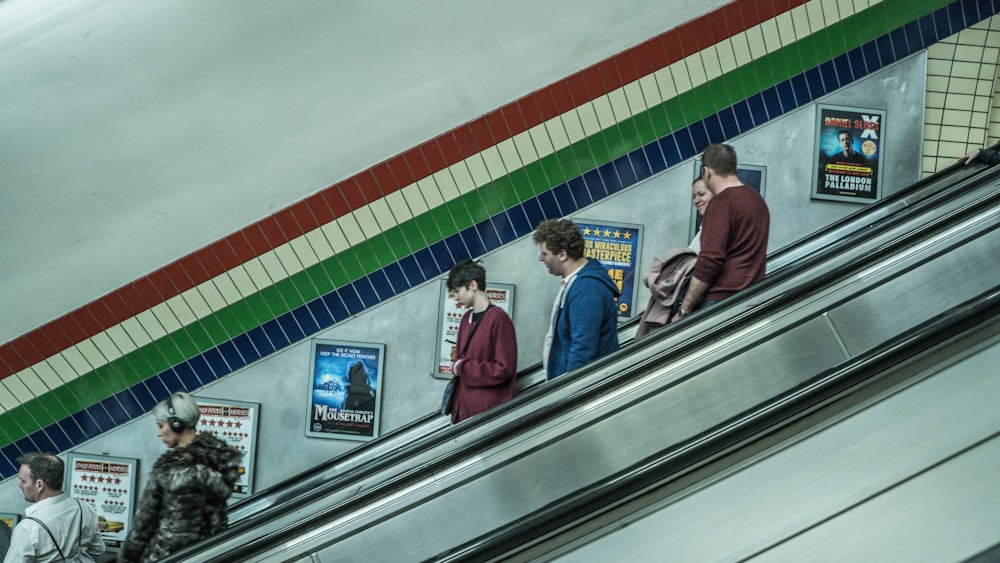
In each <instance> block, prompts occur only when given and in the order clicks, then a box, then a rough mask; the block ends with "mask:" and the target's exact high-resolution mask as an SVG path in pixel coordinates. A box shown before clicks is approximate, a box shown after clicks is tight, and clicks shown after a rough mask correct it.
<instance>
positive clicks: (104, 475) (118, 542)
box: [63, 453, 139, 550]
mask: <svg viewBox="0 0 1000 563" xmlns="http://www.w3.org/2000/svg"><path fill="white" fill-rule="evenodd" d="M138 475H139V460H138V459H131V458H121V457H108V456H103V455H88V454H76V453H71V454H69V459H68V461H67V464H66V486H65V487H64V488H63V490H64V491H65V492H66V493H68V494H69V496H70V497H72V498H75V499H79V500H80V501H82V502H85V503H87V504H89V505H90V507H91V508H93V509H94V512H96V513H97V524H98V526H99V527H100V530H101V537H103V538H104V543H105V545H107V546H108V549H109V550H117V549H120V548H121V546H122V544H123V543H125V536H126V535H127V534H128V531H129V529H130V528H131V526H132V514H133V509H134V507H135V493H136V491H135V486H136V482H137V479H138Z"/></svg>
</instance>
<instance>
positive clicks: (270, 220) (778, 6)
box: [0, 0, 808, 379]
mask: <svg viewBox="0 0 1000 563" xmlns="http://www.w3.org/2000/svg"><path fill="white" fill-rule="evenodd" d="M807 1H808V0H763V1H761V0H736V1H734V2H731V3H729V4H727V5H725V6H722V7H720V8H718V9H716V10H715V11H713V12H710V13H708V14H705V15H703V16H701V17H699V18H697V19H695V20H692V21H690V22H688V23H685V24H683V25H681V26H679V27H676V28H674V29H672V30H670V31H667V32H665V33H662V34H660V35H658V36H656V37H653V38H652V39H649V40H648V41H645V42H643V43H640V44H639V45H636V46H635V47H632V48H630V49H626V50H625V51H622V52H621V53H618V54H616V55H614V56H612V57H609V58H607V59H605V60H603V61H601V62H598V63H596V64H594V65H592V66H590V67H587V68H585V69H583V70H581V71H579V72H577V73H575V74H572V75H570V76H568V77H566V78H564V79H562V80H558V81H556V82H553V83H552V84H549V85H548V86H545V87H544V88H541V89H539V90H538V91H536V92H532V93H531V94H527V95H525V96H523V97H522V98H519V99H517V100H515V101H513V102H511V103H509V104H507V105H504V106H502V107H500V108H498V109H496V110H493V111H491V112H490V113H487V114H486V115H484V116H482V117H480V118H478V119H475V120H473V121H471V122H469V123H466V124H465V125H460V126H458V127H456V128H454V129H452V130H451V131H448V132H446V133H443V134H441V135H439V136H438V137H436V138H434V139H431V140H429V141H426V142H424V143H423V144H421V145H418V146H416V147H414V148H412V149H410V150H408V151H406V152H404V153H402V154H398V155H396V156H393V157H391V158H389V159H388V160H386V161H384V162H381V163H379V164H376V165H375V166H373V167H372V168H370V169H368V170H364V171H362V172H359V173H358V174H356V175H354V176H352V177H350V178H347V179H346V180H343V181H341V182H339V183H337V184H334V185H332V186H329V187H327V188H325V189H323V190H321V191H320V192H319V193H317V194H315V195H313V196H310V197H308V198H306V199H305V200H303V201H301V202H298V203H296V204H294V205H292V206H291V207H289V208H286V209H283V210H281V211H278V212H276V213H274V214H273V215H271V216H269V217H265V218H264V219H262V220H260V221H258V222H257V223H254V224H252V225H249V226H247V227H246V228H244V229H242V230H240V231H237V232H235V233H232V234H230V235H228V236H227V237H225V238H222V239H220V240H218V241H216V242H214V243H212V244H210V245H209V246H206V247H205V248H202V249H200V250H197V251H195V252H193V253H191V254H188V255H187V256H185V257H183V258H181V259H179V260H177V261H175V262H172V263H170V264H168V265H166V266H164V267H163V268H162V269H160V270H156V271H154V272H152V273H150V274H149V275H148V276H145V277H143V278H140V279H138V280H135V281H134V282H132V283H130V284H128V285H126V286H123V287H121V288H119V289H117V290H114V291H112V292H111V293H108V294H107V295H104V296H102V297H100V298H98V299H96V300H94V301H92V302H90V303H88V304H86V305H84V306H82V307H80V308H79V309H76V310H74V311H71V312H69V313H67V314H66V315H64V316H62V317H60V318H58V319H56V320H54V321H52V322H50V323H48V324H46V325H44V326H42V327H40V328H38V329H35V330H33V331H31V332H29V333H27V334H24V335H22V336H20V337H18V338H15V339H14V340H12V341H10V342H8V343H6V344H3V345H2V346H0V379H3V378H5V377H8V376H10V375H11V374H14V373H16V372H18V371H21V370H23V369H25V368H27V367H29V366H31V365H32V364H35V363H38V362H40V361H42V360H44V359H45V358H48V357H49V356H52V355H53V354H56V353H58V352H59V351H61V350H64V349H66V348H68V347H69V346H72V345H74V344H78V343H79V342H82V341H83V340H86V339H87V338H90V337H92V336H94V335H95V334H98V333H100V332H101V331H104V330H107V329H109V328H111V327H113V326H115V325H117V324H119V323H121V322H122V321H125V320H127V319H129V318H131V317H133V316H135V315H137V314H139V313H141V312H142V311H145V310H147V309H148V308H150V307H153V306H155V305H157V304H159V303H162V302H164V301H166V300H167V299H170V298H172V297H175V296H177V295H180V294H181V293H183V292H184V291H187V290H189V289H191V288H193V287H195V286H197V285H198V284H201V283H204V282H206V281H208V280H210V279H212V278H214V277H215V276H218V275H221V274H223V273H225V272H226V271H227V270H229V269H232V268H234V267H236V266H238V265H240V264H242V263H243V262H246V261H247V260H250V259H252V258H255V257H257V256H259V255H260V254H263V253H265V252H268V251H270V250H273V249H274V248H276V247H278V246H281V245H282V244H285V243H287V242H288V241H290V240H292V239H295V238H298V237H300V236H302V235H304V234H305V233H307V232H309V231H311V230H313V229H315V228H316V227H318V226H320V225H323V224H326V223H328V222H330V221H332V220H333V219H335V218H336V217H340V216H342V215H345V214H347V213H350V212H351V211H353V210H356V209H358V208H361V207H364V206H365V205H367V204H368V203H369V202H372V201H375V200H377V199H381V198H383V197H385V196H387V195H389V194H391V193H393V192H395V191H398V190H399V189H401V188H403V187H405V186H407V185H410V184H412V183H413V182H415V181H416V180H419V179H421V178H425V177H427V176H429V175H431V174H434V173H436V172H439V171H441V170H443V169H444V168H446V167H448V166H451V165H453V164H455V163H457V162H460V161H461V160H463V159H465V158H468V157H470V156H473V155H475V154H477V153H479V152H480V151H482V150H483V149H485V148H488V147H491V146H493V145H495V144H497V143H500V142H502V141H505V140H508V139H510V138H511V137H513V136H515V135H518V134H520V133H523V132H525V131H527V130H528V129H530V128H532V127H535V126H538V125H541V124H542V123H544V122H545V121H547V120H549V119H552V118H555V117H557V116H558V115H559V114H561V113H565V112H567V111H569V110H571V109H573V108H575V107H577V106H579V105H581V104H584V103H586V102H589V101H591V100H593V99H595V98H598V97H600V96H603V95H604V94H607V93H608V92H610V91H612V90H615V89H617V88H620V87H622V86H624V85H625V84H628V83H630V82H633V81H635V80H636V79H638V78H640V77H642V76H646V75H648V74H650V73H652V72H654V71H657V70H660V69H662V68H664V67H666V66H668V65H670V64H672V63H675V62H677V61H679V60H681V59H682V58H684V57H686V56H689V55H692V54H694V53H696V52H698V51H700V50H702V49H705V48H707V47H710V46H711V45H714V44H715V43H718V42H720V41H723V40H725V39H728V38H729V37H731V36H733V35H735V34H738V33H740V32H742V31H744V30H746V29H747V28H750V27H753V26H755V25H757V24H759V23H761V22H763V21H766V20H768V19H771V18H773V17H775V16H777V15H779V14H782V13H784V12H787V11H790V10H791V9H792V8H795V7H797V6H800V5H802V4H805V3H806V2H807Z"/></svg>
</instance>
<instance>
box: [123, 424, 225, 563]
mask: <svg viewBox="0 0 1000 563" xmlns="http://www.w3.org/2000/svg"><path fill="white" fill-rule="evenodd" d="M242 457H243V456H242V454H241V453H240V452H239V450H237V449H236V448H233V447H232V446H230V445H228V444H226V443H225V442H223V441H222V440H220V439H218V438H216V437H215V436H213V435H212V434H209V433H208V432H200V433H198V435H197V436H195V438H194V440H192V441H191V443H189V444H188V445H186V446H184V447H178V448H173V449H171V450H169V451H167V452H166V453H164V454H163V455H162V456H160V458H159V459H158V460H156V463H155V464H153V471H152V473H151V474H150V476H149V483H148V484H147V485H146V490H145V491H144V492H143V495H142V499H141V500H140V501H139V506H138V507H137V509H136V514H135V518H134V519H133V520H132V529H131V530H129V531H128V534H127V536H126V538H125V543H124V545H123V546H122V549H121V551H120V552H119V553H118V561H119V562H132V561H138V562H140V563H144V562H146V561H158V560H160V559H162V558H164V557H166V556H167V555H169V554H171V553H173V552H175V551H178V550H180V549H181V548H183V547H186V546H188V545H190V544H193V543H195V542H197V541H198V540H200V539H202V538H206V537H208V536H211V535H212V534H215V533H217V532H219V531H221V530H222V529H223V528H225V527H226V524H227V521H228V517H227V506H226V500H227V499H228V498H229V496H230V495H231V494H232V492H233V485H234V484H235V483H236V481H237V479H239V475H240V472H239V468H240V462H241V460H242Z"/></svg>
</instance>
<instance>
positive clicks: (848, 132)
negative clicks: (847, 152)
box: [837, 129, 854, 141]
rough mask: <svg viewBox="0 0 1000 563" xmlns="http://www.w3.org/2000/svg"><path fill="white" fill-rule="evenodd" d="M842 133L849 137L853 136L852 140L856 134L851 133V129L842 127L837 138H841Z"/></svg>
mask: <svg viewBox="0 0 1000 563" xmlns="http://www.w3.org/2000/svg"><path fill="white" fill-rule="evenodd" d="M841 135H847V136H848V137H850V138H851V140H852V141H853V140H854V134H853V133H851V132H850V131H848V130H847V129H841V130H840V131H837V138H838V139H840V136H841Z"/></svg>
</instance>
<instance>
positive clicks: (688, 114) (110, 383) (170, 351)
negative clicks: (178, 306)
mask: <svg viewBox="0 0 1000 563" xmlns="http://www.w3.org/2000/svg"><path fill="white" fill-rule="evenodd" d="M949 3H951V2H950V0H928V1H925V2H909V1H907V0H884V1H883V2H881V3H879V4H876V5H875V6H873V7H871V8H868V9H866V10H864V11H862V12H860V13H857V14H854V15H852V16H850V17H848V18H845V19H843V20H841V21H839V22H837V23H835V24H833V25H831V26H828V27H827V28H825V29H823V30H821V31H819V32H817V33H813V34H811V35H809V36H807V37H805V38H803V39H801V40H799V41H798V42H796V43H793V44H790V45H787V46H785V47H783V48H781V49H779V50H777V51H774V52H772V53H769V54H767V55H765V56H763V57H761V58H759V59H756V60H754V61H751V62H749V63H747V64H745V65H743V66H741V67H739V68H737V69H734V70H732V71H730V72H728V73H726V74H724V75H722V76H720V77H718V78H715V79H712V80H711V81H709V82H706V83H704V84H701V85H699V86H697V87H695V88H693V89H691V90H689V91H687V92H684V93H682V94H680V95H678V96H676V97H674V98H672V99H669V100H666V101H665V102H663V103H661V104H659V105H657V106H653V107H651V108H649V109H647V110H646V111H643V112H640V113H638V114H636V115H634V116H632V117H630V118H627V119H624V120H622V121H621V122H620V123H618V124H616V125H614V126H611V127H609V128H607V129H604V130H602V131H600V132H598V133H595V134H594V135H591V136H590V137H588V138H586V139H582V140H580V141H577V142H575V143H573V144H571V145H570V146H568V147H565V148H563V149H560V150H558V151H556V152H554V153H552V154H550V155H547V156H545V157H542V158H541V159H539V160H537V161H535V162H532V163H530V164H528V165H526V166H524V167H522V168H521V169H519V170H514V171H512V172H510V173H509V174H508V175H506V176H503V177H501V178H497V179H495V180H493V181H492V182H489V183H487V184H485V185H483V186H482V187H481V188H479V189H477V190H475V191H472V192H469V193H466V194H463V195H462V196H459V197H458V198H455V199H453V200H451V201H448V202H446V203H444V204H442V205H440V206H438V207H436V208H434V209H431V210H428V211H426V212H424V213H423V214H421V215H418V216H416V217H414V218H412V219H410V220H407V221H405V222H403V223H400V224H399V225H398V226H396V227H392V228H390V229H387V230H386V231H384V232H383V233H381V234H379V235H376V236H374V237H372V238H370V239H368V240H367V241H364V242H362V243H360V244H358V245H355V246H353V247H351V248H349V249H346V250H344V251H342V252H340V253H339V254H337V255H335V256H332V257H330V258H328V259H326V260H324V261H322V262H320V263H318V264H315V265H313V266H310V267H309V268H306V269H305V270H303V271H301V272H298V273H296V274H293V275H292V276H290V277H288V278H286V279H284V280H281V281H278V282H276V283H275V284H274V285H272V286H270V287H266V288H264V289H262V290H261V291H260V292H258V293H257V294H254V295H251V296H248V297H246V298H244V299H242V300H240V301H238V302H235V303H233V304H232V305H229V306H226V307H224V308H222V309H220V310H219V311H217V312H216V313H213V314H212V315H209V316H206V317H203V318H202V319H199V320H197V321H195V322H194V323H192V324H190V325H187V326H185V327H184V328H182V329H178V330H177V331H175V332H173V333H171V334H169V335H166V336H164V337H162V338H160V339H158V340H156V341H154V342H151V343H149V344H147V345H145V346H142V347H140V348H138V349H137V350H134V351H133V352H130V353H128V354H126V355H124V356H122V357H120V358H118V359H116V360H113V361H111V362H109V363H108V364H106V365H104V366H101V367H99V368H97V369H95V370H93V371H91V372H89V373H86V374H83V375H81V376H80V377H78V378H77V379H75V380H73V381H71V382H69V383H67V384H65V385H63V386H61V387H58V388H56V389H54V390H52V391H50V392H48V393H45V394H43V395H41V396H39V397H36V398H33V399H30V400H28V401H26V402H24V403H22V404H21V405H19V406H18V407H15V408H13V409H11V410H9V411H7V412H5V413H3V414H0V444H4V445H6V444H9V443H11V442H14V441H16V440H18V439H20V438H23V437H24V436H26V435H28V434H30V433H31V432H34V431H37V430H39V429H40V428H44V427H46V426H48V425H50V424H53V423H55V422H57V421H59V420H62V419H64V418H66V417H68V416H69V415H71V414H73V413H75V412H77V411H79V410H81V409H84V408H87V407H89V406H92V405H94V404H96V403H98V402H100V401H102V400H104V399H106V398H108V397H109V396H111V395H113V394H115V393H118V392H120V391H123V390H125V389H127V388H129V387H131V386H132V385H135V384H137V383H140V382H141V381H143V380H145V379H147V378H148V377H151V376H153V375H156V374H158V373H160V372H162V371H164V370H167V369H169V368H171V367H173V366H174V365H177V364H179V363H181V362H183V361H185V360H187V359H189V358H191V357H193V356H196V355H198V354H200V353H202V352H204V351H206V350H209V349H211V348H213V347H215V346H218V345H219V344H222V343H224V342H227V341H229V340H231V339H232V338H234V337H236V336H238V335H240V334H243V333H245V332H247V331H249V330H251V329H253V328H256V327H257V326H260V325H261V324H263V323H264V322H267V321H269V320H272V319H274V318H276V317H278V316H280V315H282V314H284V313H287V312H289V311H291V310H294V309H296V308H298V307H301V306H302V305H304V304H305V303H308V302H310V301H312V300H314V299H316V298H318V297H321V296H322V295H325V294H327V293H329V292H331V291H333V290H335V289H337V288H340V287H343V286H345V285H347V284H349V283H351V282H353V281H355V280H357V279H360V278H362V277H364V276H366V275H369V274H371V273H373V272H375V271H377V270H379V269H381V268H383V267H384V266H386V265H389V264H391V263H393V262H395V261H396V260H398V259H400V258H402V257H404V256H407V255H410V254H412V253H414V252H416V251H418V250H421V249H423V248H427V247H428V246H430V245H431V244H433V243H436V242H437V241H440V240H442V239H444V238H447V237H449V236H451V235H453V234H456V233H458V232H460V231H461V230H464V229H466V228H468V227H471V226H472V225H474V224H476V223H478V222H480V221H483V220H485V219H487V218H489V217H492V216H494V215H497V214H499V213H502V212H503V211H505V210H506V209H509V208H510V207H513V206H515V205H517V204H519V203H521V202H523V201H526V200H528V199H530V198H532V197H534V196H536V195H538V194H540V193H542V192H544V191H547V190H549V189H551V188H552V187H553V186H557V185H559V184H562V183H564V182H566V181H568V180H570V179H572V178H575V177H578V176H580V175H582V174H583V173H584V172H587V171H589V170H593V169H594V168H597V167H598V166H600V165H602V164H605V163H607V162H610V161H612V160H614V159H615V158H618V157H621V156H623V155H625V154H628V153H629V152H632V151H634V150H636V149H638V148H640V147H642V146H644V145H646V144H648V143H651V142H653V141H655V140H657V139H659V138H660V137H663V136H665V135H667V134H669V133H671V132H672V131H675V130H677V129H679V128H682V127H685V126H687V125H690V124H691V123H694V122H696V121H698V120H701V119H704V118H705V117H707V116H709V115H712V114H715V113H717V112H718V111H720V110H721V109H723V108H726V107H728V106H730V105H732V104H733V103H735V102H738V101H740V100H743V99H746V98H747V97H749V96H752V95H754V94H757V93H760V92H762V91H764V90H766V89H767V88H770V87H772V86H773V85H774V84H776V83H779V82H781V81H784V80H787V79H788V78H790V77H792V76H795V75H796V74H799V73H801V72H803V71H804V70H806V69H808V68H812V67H814V66H816V65H818V64H820V63H822V62H825V61H827V60H830V59H833V58H835V57H837V56H839V55H842V54H844V53H846V52H847V51H849V50H851V49H853V48H855V47H857V46H859V45H862V44H864V43H866V42H868V41H871V40H873V39H875V38H877V37H879V36H881V35H884V34H885V33H887V32H888V31H891V30H893V29H896V28H898V27H901V26H903V25H905V24H907V23H909V22H911V21H913V20H915V19H917V18H919V17H922V16H925V15H927V14H929V13H931V12H933V11H935V10H937V9H939V8H941V7H943V6H946V5H948V4H949ZM833 37H839V38H843V41H842V42H840V45H838V46H835V45H832V42H831V41H830V39H831V38H833ZM771 80H773V81H771ZM729 85H737V86H734V87H733V88H730V87H729ZM428 234H430V238H427V237H425V235H428ZM400 249H402V250H400ZM256 311H267V314H266V315H258V314H257V313H255V312H256Z"/></svg>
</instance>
